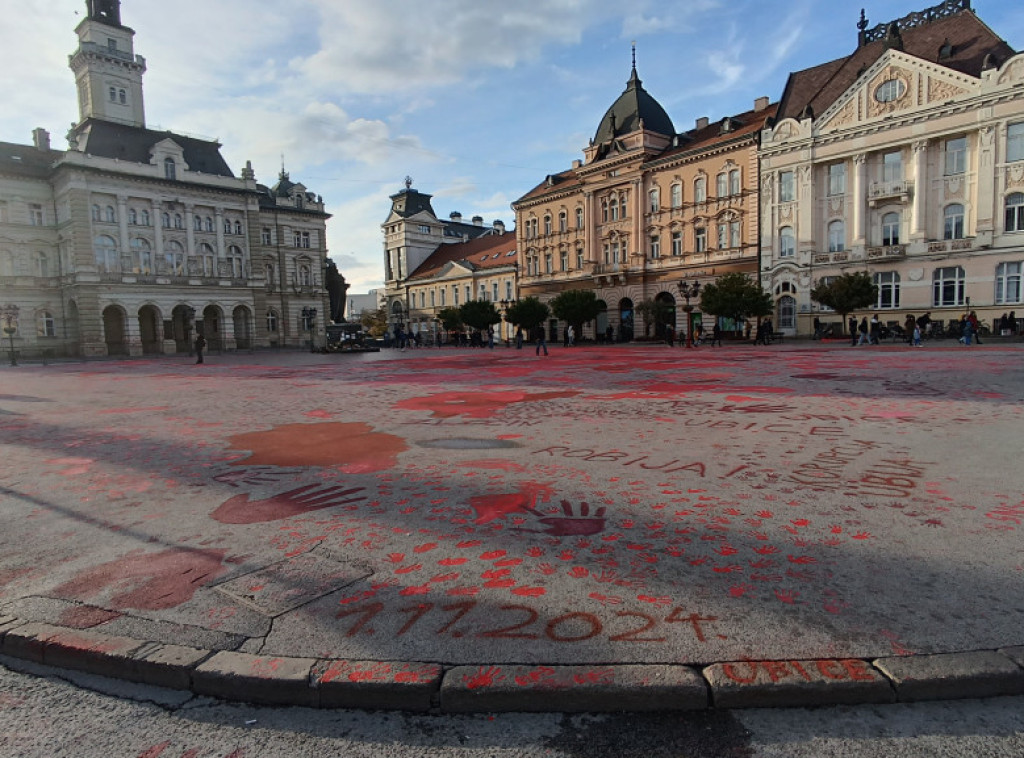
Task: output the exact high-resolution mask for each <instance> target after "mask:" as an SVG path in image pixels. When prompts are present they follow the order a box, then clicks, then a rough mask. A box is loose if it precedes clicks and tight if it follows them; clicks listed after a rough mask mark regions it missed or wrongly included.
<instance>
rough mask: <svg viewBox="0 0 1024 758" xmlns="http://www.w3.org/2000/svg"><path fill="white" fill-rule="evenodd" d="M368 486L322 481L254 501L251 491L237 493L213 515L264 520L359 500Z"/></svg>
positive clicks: (230, 521) (230, 520)
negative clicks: (338, 485) (325, 483)
mask: <svg viewBox="0 0 1024 758" xmlns="http://www.w3.org/2000/svg"><path fill="white" fill-rule="evenodd" d="M365 489H366V488H365V487H350V488H348V489H345V488H343V487H324V488H323V489H321V488H320V485H318V484H307V485H306V486H305V487H298V488H296V489H293V490H288V491H287V492H282V493H281V494H280V495H274V496H273V497H269V498H267V499H266V500H256V501H254V502H251V503H250V502H249V495H247V494H246V495H235V496H234V497H233V498H231V499H230V500H226V501H225V502H224V503H222V504H221V505H220V507H219V508H217V510H215V511H214V512H213V513H212V514H211V516H212V517H213V519H215V520H216V521H219V522H221V523H222V524H261V523H265V522H267V521H279V520H281V519H286V518H291V517H292V516H301V515H303V514H305V513H309V512H310V511H318V510H320V509H322V508H333V507H334V506H336V505H346V504H348V503H357V502H359V501H360V500H365V499H366V497H365V496H363V495H357V493H360V492H362V491H363V490H365Z"/></svg>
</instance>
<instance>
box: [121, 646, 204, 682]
mask: <svg viewBox="0 0 1024 758" xmlns="http://www.w3.org/2000/svg"><path fill="white" fill-rule="evenodd" d="M213 655H215V653H214V651H212V650H201V649H197V648H194V647H185V646H184V645H163V644H157V643H153V644H151V645H149V646H148V647H146V648H144V649H142V650H139V651H137V652H136V654H135V665H134V667H133V669H132V672H131V675H130V676H129V677H128V678H130V679H131V680H132V681H135V682H142V683H143V684H152V685H154V686H157V687H166V688H168V689H172V690H187V689H189V688H190V687H191V685H192V671H193V669H195V668H196V667H197V666H198V665H199V664H201V663H202V662H203V661H205V660H207V659H208V658H210V657H212V656H213Z"/></svg>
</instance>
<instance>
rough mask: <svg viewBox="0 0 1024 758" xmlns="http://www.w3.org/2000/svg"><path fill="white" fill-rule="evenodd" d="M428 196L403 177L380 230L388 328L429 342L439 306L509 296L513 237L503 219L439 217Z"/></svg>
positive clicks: (434, 333)
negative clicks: (467, 220)
mask: <svg viewBox="0 0 1024 758" xmlns="http://www.w3.org/2000/svg"><path fill="white" fill-rule="evenodd" d="M431 197H432V196H431V195H427V194H425V193H422V192H420V191H418V190H416V189H413V187H412V179H410V178H408V177H406V180H405V189H403V190H400V191H399V192H397V193H396V194H394V195H392V196H391V212H390V213H389V214H388V217H387V220H386V221H385V222H384V223H383V224H381V228H382V230H383V232H384V270H385V275H384V280H385V288H384V296H385V300H386V303H387V313H388V328H389V330H390V331H391V332H392V333H394V332H395V331H396V330H397V329H398V328H399V327H401V328H403V329H404V330H405V331H406V332H409V333H411V334H413V335H416V334H423V335H429V337H428V339H431V340H433V339H436V337H437V333H438V328H439V327H438V322H437V313H438V311H440V310H441V309H442V308H446V307H452V306H456V307H457V306H459V305H460V304H461V303H464V302H466V301H467V300H493V301H495V302H500V300H502V299H504V300H512V299H514V297H515V291H516V258H515V255H511V256H510V255H508V253H509V252H510V250H511V251H514V249H515V246H514V239H515V236H514V234H513V233H512V232H506V231H505V224H504V223H502V222H501V221H494V222H493V223H492V224H491V226H485V225H484V220H483V217H481V216H474V217H473V219H472V222H471V223H466V222H464V221H463V220H462V214H461V213H458V212H453V213H451V214H450V215H449V217H448V218H447V219H439V218H438V217H437V214H436V213H435V212H434V208H433V206H432V204H431V202H430V200H431ZM510 240H512V241H513V242H511V243H510ZM499 254H500V256H499ZM491 256H495V257H491ZM483 257H486V259H487V260H483ZM499 257H500V261H499ZM499 262H500V265H498V264H499ZM497 295H501V297H500V298H499V297H498V296H497Z"/></svg>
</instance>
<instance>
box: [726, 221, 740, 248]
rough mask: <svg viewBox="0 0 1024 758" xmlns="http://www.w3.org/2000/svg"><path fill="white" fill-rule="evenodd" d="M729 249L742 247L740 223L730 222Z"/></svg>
mask: <svg viewBox="0 0 1024 758" xmlns="http://www.w3.org/2000/svg"><path fill="white" fill-rule="evenodd" d="M729 247H734V248H739V247H742V242H741V241H740V222H739V221H730V222H729Z"/></svg>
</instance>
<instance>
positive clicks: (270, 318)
mask: <svg viewBox="0 0 1024 758" xmlns="http://www.w3.org/2000/svg"><path fill="white" fill-rule="evenodd" d="M267 331H268V332H270V333H271V334H273V333H274V332H276V331H277V311H275V310H274V309H273V308H271V309H270V310H269V311H267Z"/></svg>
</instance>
